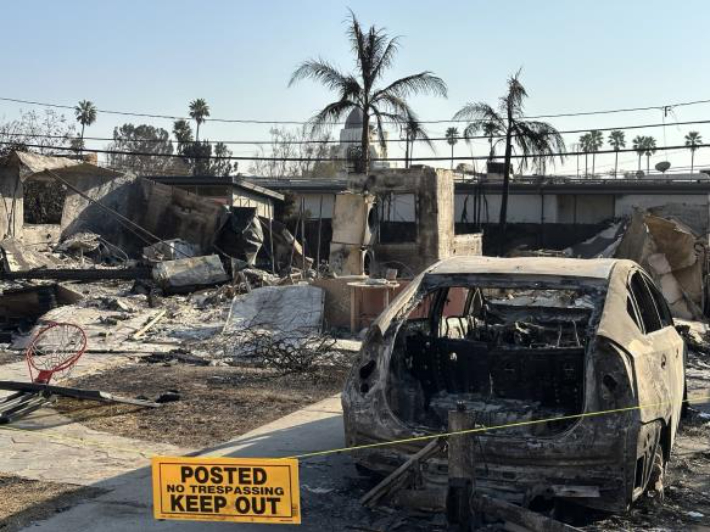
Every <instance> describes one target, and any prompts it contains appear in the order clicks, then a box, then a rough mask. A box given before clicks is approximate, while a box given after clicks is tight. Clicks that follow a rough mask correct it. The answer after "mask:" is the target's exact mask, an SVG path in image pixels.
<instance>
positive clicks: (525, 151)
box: [454, 71, 565, 250]
mask: <svg viewBox="0 0 710 532" xmlns="http://www.w3.org/2000/svg"><path fill="white" fill-rule="evenodd" d="M527 96H528V93H527V91H526V90H525V87H523V85H522V83H521V82H520V71H518V72H517V73H516V74H515V75H514V76H511V77H510V78H509V79H508V92H507V94H506V95H505V96H503V97H501V98H500V102H499V106H498V110H496V109H494V108H493V107H491V106H490V105H488V104H485V103H480V102H478V103H469V104H466V105H465V106H464V107H463V108H462V109H461V110H460V111H459V112H458V113H456V114H455V115H454V120H467V121H469V124H468V126H466V129H465V130H464V136H466V132H468V137H469V138H470V135H471V133H472V132H475V131H478V130H479V129H481V128H482V127H483V125H484V124H488V123H495V124H496V125H497V126H498V128H499V129H500V131H502V132H504V134H505V155H504V159H503V160H504V164H503V197H502V198H501V205H500V219H499V224H500V231H501V240H500V246H501V250H502V249H503V245H504V244H505V233H506V225H507V221H508V195H509V192H510V168H511V160H512V157H513V144H515V147H516V148H517V149H518V150H520V155H521V157H522V161H521V164H520V168H521V171H522V170H523V169H525V168H526V167H527V162H528V159H531V160H532V162H533V164H534V165H535V166H536V167H537V168H539V169H541V170H542V171H543V172H544V170H545V165H546V163H547V161H548V160H549V161H551V162H552V163H553V164H554V158H555V155H559V157H560V160H561V161H564V152H565V141H564V139H563V138H562V135H560V133H559V131H557V130H556V129H555V128H554V127H553V126H552V125H550V124H548V123H547V122H539V121H536V120H526V119H525V114H524V112H523V111H524V106H523V103H524V101H525V98H527Z"/></svg>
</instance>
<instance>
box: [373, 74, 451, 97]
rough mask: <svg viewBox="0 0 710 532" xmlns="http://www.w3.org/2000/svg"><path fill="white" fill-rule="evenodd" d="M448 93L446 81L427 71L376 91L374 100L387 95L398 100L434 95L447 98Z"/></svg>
mask: <svg viewBox="0 0 710 532" xmlns="http://www.w3.org/2000/svg"><path fill="white" fill-rule="evenodd" d="M447 93H448V90H447V87H446V83H445V82H444V80H443V79H441V78H440V77H438V76H435V75H433V74H432V73H431V72H429V71H425V72H420V73H419V74H413V75H411V76H406V77H403V78H400V79H398V80H397V81H393V82H392V83H390V84H389V85H387V86H386V87H385V88H383V89H379V90H377V91H375V92H374V93H373V95H372V99H373V101H375V100H377V99H378V98H379V97H380V96H382V95H386V94H391V95H393V96H396V97H397V98H408V97H410V96H415V95H417V94H434V95H436V96H443V97H444V98H445V97H446V96H447Z"/></svg>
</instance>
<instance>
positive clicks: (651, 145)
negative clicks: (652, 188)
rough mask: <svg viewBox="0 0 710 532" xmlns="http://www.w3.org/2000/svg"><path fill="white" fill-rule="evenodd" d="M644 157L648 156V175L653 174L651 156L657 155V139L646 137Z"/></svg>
mask: <svg viewBox="0 0 710 532" xmlns="http://www.w3.org/2000/svg"><path fill="white" fill-rule="evenodd" d="M643 151H644V155H646V174H647V175H648V174H650V173H651V155H653V154H654V153H656V139H654V138H653V137H645V141H644V144H643Z"/></svg>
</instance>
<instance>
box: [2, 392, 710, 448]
mask: <svg viewBox="0 0 710 532" xmlns="http://www.w3.org/2000/svg"><path fill="white" fill-rule="evenodd" d="M707 401H710V395H708V396H704V397H694V398H692V399H686V400H684V401H683V402H684V403H685V402H687V403H688V404H695V403H704V402H707ZM669 404H671V402H670V401H663V402H660V403H653V404H647V405H638V406H629V407H624V408H614V409H610V410H600V411H597V412H584V413H581V414H571V415H567V416H558V417H552V418H546V419H533V420H528V421H516V422H513V423H506V424H503V425H493V426H490V427H476V428H473V429H466V430H459V431H451V432H437V433H432V434H427V435H423V436H413V437H411V438H402V439H399V440H388V441H382V442H376V443H368V444H364V445H355V446H353V447H340V448H336V449H327V450H324V451H314V452H310V453H302V454H298V455H293V456H288V457H284V459H285V460H292V459H299V460H300V459H304V458H312V457H316V456H326V455H331V454H339V453H346V452H352V451H358V450H362V449H372V448H376V447H387V446H395V445H401V444H404V443H413V442H422V441H429V440H434V439H436V438H446V437H449V436H461V435H464V434H482V433H485V432H490V431H494V430H502V429H509V428H515V427H525V426H532V425H537V424H542V423H550V422H554V421H565V420H571V419H583V418H589V417H598V416H604V415H611V414H621V413H624V412H632V411H634V410H642V409H644V408H653V407H657V406H665V405H669ZM0 430H6V431H12V432H23V433H30V434H32V435H33V436H36V437H40V438H42V437H44V438H47V439H50V440H56V441H60V442H65V443H66V442H73V443H80V444H82V445H86V446H89V447H96V448H103V449H112V450H116V451H121V452H130V453H137V454H140V455H141V456H143V457H145V458H152V457H156V456H160V455H157V454H154V453H149V452H146V451H141V450H138V449H136V448H127V447H119V446H116V445H111V444H105V443H103V442H101V443H100V442H96V441H91V440H86V439H83V438H74V437H71V436H66V435H64V434H57V433H55V432H52V431H45V430H30V429H23V428H19V427H11V426H8V425H5V426H0Z"/></svg>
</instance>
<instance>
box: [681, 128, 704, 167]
mask: <svg viewBox="0 0 710 532" xmlns="http://www.w3.org/2000/svg"><path fill="white" fill-rule="evenodd" d="M702 143H703V137H701V136H700V133H698V132H697V131H691V132H690V133H688V134H687V135H686V136H685V145H686V146H687V147H688V149H689V150H690V173H691V174H692V173H693V169H694V168H695V152H696V151H697V150H698V149H700V144H702Z"/></svg>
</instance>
